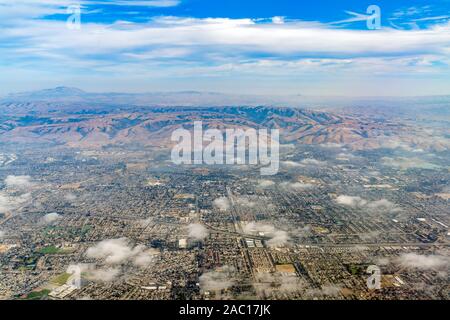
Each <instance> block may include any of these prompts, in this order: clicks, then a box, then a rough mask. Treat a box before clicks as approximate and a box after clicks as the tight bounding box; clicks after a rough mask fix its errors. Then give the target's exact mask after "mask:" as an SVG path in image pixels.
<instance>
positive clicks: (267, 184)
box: [258, 180, 275, 189]
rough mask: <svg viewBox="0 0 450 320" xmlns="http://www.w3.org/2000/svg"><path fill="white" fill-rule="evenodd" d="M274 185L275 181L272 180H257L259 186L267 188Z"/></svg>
mask: <svg viewBox="0 0 450 320" xmlns="http://www.w3.org/2000/svg"><path fill="white" fill-rule="evenodd" d="M274 185H275V182H273V181H272V180H259V181H258V187H259V188H263V189H264V188H269V187H272V186H274Z"/></svg>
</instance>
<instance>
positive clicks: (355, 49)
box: [0, 0, 450, 96]
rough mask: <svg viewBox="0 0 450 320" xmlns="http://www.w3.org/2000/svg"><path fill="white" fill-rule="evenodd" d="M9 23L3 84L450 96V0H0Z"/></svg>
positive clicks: (1, 53) (1, 50) (0, 47)
mask: <svg viewBox="0 0 450 320" xmlns="http://www.w3.org/2000/svg"><path fill="white" fill-rule="evenodd" d="M73 5H75V6H76V5H79V6H80V9H81V15H80V18H81V24H80V28H79V29H78V28H74V24H73V23H70V24H69V25H68V24H67V20H68V19H69V18H70V17H75V18H76V16H71V14H73V13H74V11H73V10H72V11H71V10H69V11H67V10H68V9H67V8H68V7H70V6H73ZM370 5H376V6H378V7H379V9H380V13H381V17H380V19H381V20H380V22H381V24H380V28H376V29H374V30H370V29H369V28H368V24H367V20H368V19H369V21H376V17H374V16H372V14H373V12H372V13H370V14H368V13H367V9H368V7H369V6H370ZM72 8H73V7H72ZM70 21H71V22H76V19H72V20H70ZM0 30H1V32H0V94H6V93H9V92H16V91H28V90H36V89H42V88H48V87H53V86H59V85H66V86H75V87H79V88H82V89H84V90H87V91H121V92H150V91H180V90H198V91H217V92H226V93H239V94H245V93H249V94H267V95H284V94H303V95H321V96H323V95H327V96H328V95H346V96H390V95H400V96H401V95H440V94H450V72H449V71H450V68H449V65H450V1H449V0H431V1H417V0H408V1H404V0H398V1H392V0H391V1H386V0H380V1H375V0H372V1H365V0H359V1H356V0H345V1H341V0H335V1H332V0H321V1H320V0H319V1H293V0H290V1H288V0H276V1H275V0H259V1H254V0H247V1H246V0H240V1H238V0H148V1H145V0H139V1H135V0H110V1H105V0H90V1H88V0H85V1H79V0H68V1H66V0H17V1H9V0H0Z"/></svg>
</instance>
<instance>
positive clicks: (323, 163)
mask: <svg viewBox="0 0 450 320" xmlns="http://www.w3.org/2000/svg"><path fill="white" fill-rule="evenodd" d="M300 163H301V164H304V165H307V166H315V167H322V166H326V165H327V162H326V161H320V160H316V159H303V160H302V161H301V162H300Z"/></svg>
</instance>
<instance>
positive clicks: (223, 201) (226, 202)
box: [213, 197, 230, 211]
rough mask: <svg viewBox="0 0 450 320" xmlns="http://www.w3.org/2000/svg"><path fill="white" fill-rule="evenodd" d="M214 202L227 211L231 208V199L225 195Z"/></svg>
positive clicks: (220, 208) (216, 205)
mask: <svg viewBox="0 0 450 320" xmlns="http://www.w3.org/2000/svg"><path fill="white" fill-rule="evenodd" d="M213 204H214V206H215V207H216V208H218V209H219V210H220V211H227V210H228V209H230V201H229V200H228V199H227V198H225V197H220V198H217V199H215V200H214V202H213Z"/></svg>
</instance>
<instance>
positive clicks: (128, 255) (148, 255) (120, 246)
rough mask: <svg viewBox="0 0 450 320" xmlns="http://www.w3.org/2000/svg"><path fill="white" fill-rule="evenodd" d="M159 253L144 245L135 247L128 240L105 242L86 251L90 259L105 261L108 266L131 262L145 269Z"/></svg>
mask: <svg viewBox="0 0 450 320" xmlns="http://www.w3.org/2000/svg"><path fill="white" fill-rule="evenodd" d="M156 255H157V251H155V250H152V249H147V248H146V247H145V246H143V245H138V246H135V247H133V246H132V245H131V244H130V241H129V240H128V239H127V238H120V239H110V240H103V241H101V242H99V243H97V244H96V245H95V246H93V247H91V248H89V249H88V250H87V251H86V256H87V257H88V258H95V259H103V260H104V262H105V263H107V264H113V265H114V264H123V263H126V262H128V261H131V262H132V263H134V264H135V265H136V266H140V267H145V266H148V265H149V264H151V263H152V261H153V260H154V257H155V256H156Z"/></svg>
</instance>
